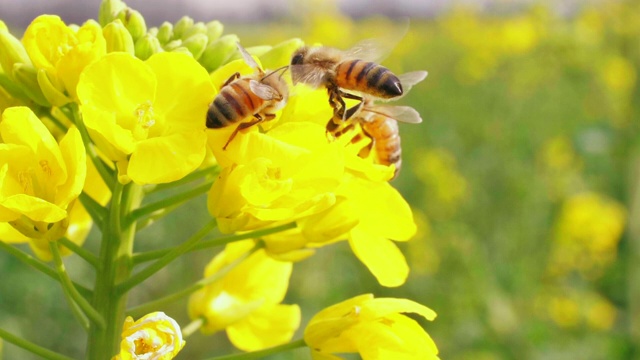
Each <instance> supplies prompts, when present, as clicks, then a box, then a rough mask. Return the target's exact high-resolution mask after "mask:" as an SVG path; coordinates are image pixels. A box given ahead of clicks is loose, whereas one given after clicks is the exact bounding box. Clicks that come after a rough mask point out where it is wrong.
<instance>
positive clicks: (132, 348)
mask: <svg viewBox="0 0 640 360" xmlns="http://www.w3.org/2000/svg"><path fill="white" fill-rule="evenodd" d="M184 345H185V341H184V340H183V339H182V332H181V330H180V326H179V325H178V323H177V322H176V321H175V320H173V319H172V318H170V317H169V316H167V315H166V314H165V313H163V312H154V313H150V314H147V315H145V316H143V317H142V318H140V319H138V320H137V321H133V318H131V317H127V318H126V319H125V322H124V324H123V331H122V342H121V343H120V354H118V355H116V357H115V359H122V360H127V359H161V360H170V359H173V358H174V357H175V356H176V355H177V354H178V353H179V352H180V350H182V348H183V347H184Z"/></svg>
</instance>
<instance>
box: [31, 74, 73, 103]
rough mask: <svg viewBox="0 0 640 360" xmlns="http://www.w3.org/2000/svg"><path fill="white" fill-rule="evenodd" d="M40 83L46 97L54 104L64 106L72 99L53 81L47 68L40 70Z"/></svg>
mask: <svg viewBox="0 0 640 360" xmlns="http://www.w3.org/2000/svg"><path fill="white" fill-rule="evenodd" d="M37 76H38V85H39V86H40V89H41V90H42V94H43V95H44V97H45V98H46V99H47V101H49V103H51V105H53V106H62V105H64V104H67V103H70V102H71V101H72V100H71V99H70V98H69V97H67V96H66V95H65V94H64V93H63V92H62V90H61V89H58V88H57V87H56V86H55V85H54V84H53V83H52V82H51V79H50V78H49V76H48V75H47V71H46V70H45V69H40V70H38V75H37Z"/></svg>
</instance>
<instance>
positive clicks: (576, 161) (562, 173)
mask: <svg viewBox="0 0 640 360" xmlns="http://www.w3.org/2000/svg"><path fill="white" fill-rule="evenodd" d="M538 163H539V164H540V167H541V170H542V173H543V174H544V178H545V180H546V181H547V183H548V185H547V186H548V187H549V192H550V193H551V195H552V197H554V198H560V199H564V198H565V197H566V196H568V195H569V194H572V193H575V191H576V189H581V188H584V187H585V184H584V180H583V178H582V168H583V163H582V159H581V158H580V156H579V155H578V154H577V153H576V151H575V149H574V148H573V144H572V143H571V141H570V139H568V138H567V137H564V136H556V137H553V138H551V139H549V140H547V141H546V142H545V143H544V144H543V146H542V148H541V149H540V153H539V154H538Z"/></svg>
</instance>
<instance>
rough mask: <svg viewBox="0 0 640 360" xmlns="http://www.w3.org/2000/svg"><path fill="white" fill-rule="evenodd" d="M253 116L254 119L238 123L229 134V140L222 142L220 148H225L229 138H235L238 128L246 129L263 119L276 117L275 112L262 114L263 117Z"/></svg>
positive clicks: (229, 141) (267, 119)
mask: <svg viewBox="0 0 640 360" xmlns="http://www.w3.org/2000/svg"><path fill="white" fill-rule="evenodd" d="M253 117H254V118H255V120H253V121H250V122H246V123H242V124H240V125H238V126H237V127H236V129H235V130H233V133H231V136H229V140H227V143H226V144H224V147H223V148H222V150H227V146H229V143H231V140H233V138H235V137H236V135H238V132H239V131H240V130H244V129H248V128H250V127H252V126H253V125H256V124H259V123H261V122H263V121H269V120H273V119H274V118H275V117H276V115H275V114H264V117H262V116H261V115H260V114H253Z"/></svg>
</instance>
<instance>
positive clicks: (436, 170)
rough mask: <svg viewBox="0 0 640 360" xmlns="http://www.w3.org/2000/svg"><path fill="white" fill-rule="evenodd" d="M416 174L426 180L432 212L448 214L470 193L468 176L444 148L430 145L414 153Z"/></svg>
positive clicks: (441, 215)
mask: <svg viewBox="0 0 640 360" xmlns="http://www.w3.org/2000/svg"><path fill="white" fill-rule="evenodd" d="M415 159H416V163H415V164H414V165H413V169H414V172H415V174H416V175H417V176H418V178H420V180H421V181H422V182H423V183H424V184H425V187H426V191H427V199H428V202H427V203H429V204H432V205H430V207H432V209H435V210H434V211H431V213H430V215H431V216H433V217H441V218H447V217H450V216H451V215H453V214H454V213H455V212H456V211H457V209H458V208H459V207H460V205H461V203H462V202H463V201H464V199H465V198H466V195H467V186H468V185H467V180H466V179H465V178H464V177H463V176H462V174H460V172H459V171H458V166H457V163H456V158H455V157H454V156H453V154H451V153H450V152H448V151H447V150H444V149H431V150H427V151H425V152H423V153H420V154H419V155H418V156H416V157H415Z"/></svg>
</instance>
